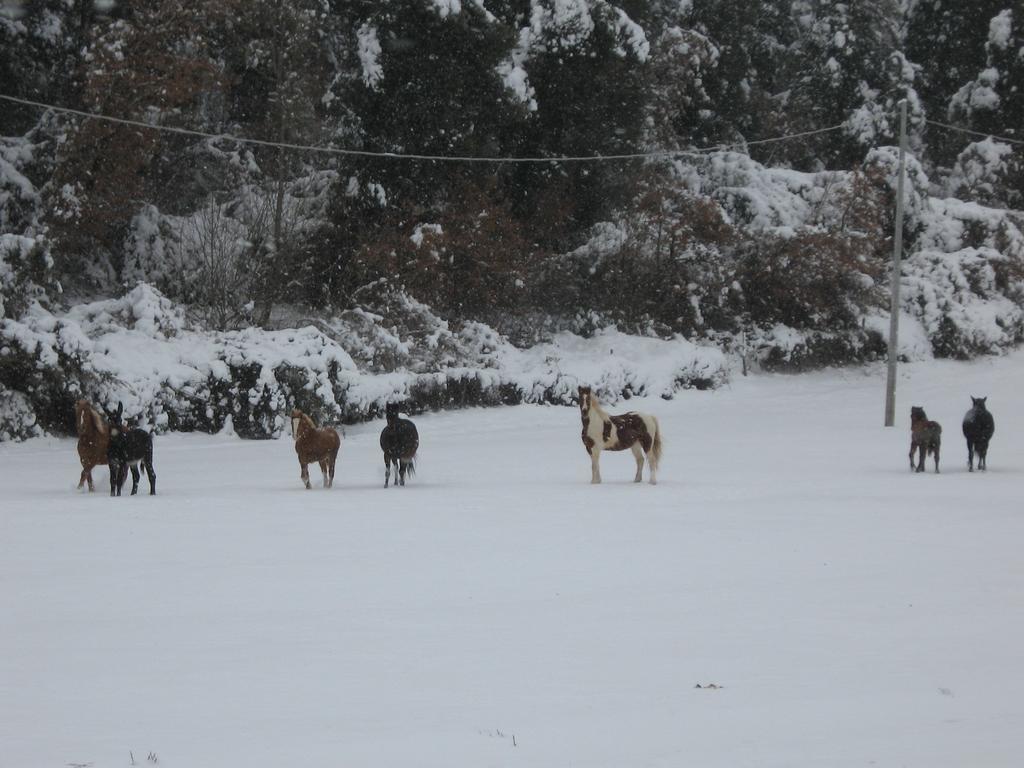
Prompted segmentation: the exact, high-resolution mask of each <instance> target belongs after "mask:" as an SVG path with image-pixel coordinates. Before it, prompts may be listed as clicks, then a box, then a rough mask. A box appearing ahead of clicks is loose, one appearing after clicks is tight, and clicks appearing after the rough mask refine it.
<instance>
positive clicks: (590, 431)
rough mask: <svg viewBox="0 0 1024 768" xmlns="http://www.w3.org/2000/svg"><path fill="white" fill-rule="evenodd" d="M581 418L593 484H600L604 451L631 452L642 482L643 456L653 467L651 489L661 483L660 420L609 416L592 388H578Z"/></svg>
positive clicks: (646, 416)
mask: <svg viewBox="0 0 1024 768" xmlns="http://www.w3.org/2000/svg"><path fill="white" fill-rule="evenodd" d="M579 397H580V416H581V417H582V419H583V445H584V446H585V447H586V449H587V453H589V454H590V467H591V477H590V482H592V483H600V482H601V466H600V463H599V462H600V457H601V451H624V450H626V449H627V448H630V449H632V451H633V457H634V458H635V459H636V477H635V478H633V482H635V483H639V482H641V481H642V480H643V470H644V456H646V457H647V464H648V466H649V467H650V473H651V485H654V484H655V483H657V482H658V462H659V461H660V460H661V429H660V428H659V427H658V420H657V419H656V418H654V417H653V416H651V415H650V414H646V413H636V412H633V411H630V412H629V413H624V414H622V415H621V416H609V415H608V414H607V413H605V411H604V410H603V409H602V408H601V404H600V403H599V402H598V401H597V398H596V397H594V393H593V392H591V390H590V387H580V388H579Z"/></svg>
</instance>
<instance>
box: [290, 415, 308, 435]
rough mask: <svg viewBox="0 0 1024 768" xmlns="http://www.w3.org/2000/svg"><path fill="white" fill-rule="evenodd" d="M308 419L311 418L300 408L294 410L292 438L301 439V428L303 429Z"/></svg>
mask: <svg viewBox="0 0 1024 768" xmlns="http://www.w3.org/2000/svg"><path fill="white" fill-rule="evenodd" d="M308 418H309V417H308V416H307V415H306V414H304V413H303V412H302V411H300V410H299V409H298V408H292V437H293V438H295V439H296V440H298V439H299V428H300V427H301V425H302V422H303V420H305V419H308Z"/></svg>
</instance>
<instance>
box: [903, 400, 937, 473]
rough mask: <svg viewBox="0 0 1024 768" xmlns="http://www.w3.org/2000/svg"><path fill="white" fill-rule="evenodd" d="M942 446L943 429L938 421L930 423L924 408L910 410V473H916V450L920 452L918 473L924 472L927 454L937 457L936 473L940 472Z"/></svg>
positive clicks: (918, 407) (914, 407) (915, 407)
mask: <svg viewBox="0 0 1024 768" xmlns="http://www.w3.org/2000/svg"><path fill="white" fill-rule="evenodd" d="M941 446H942V427H941V426H939V423H938V422H937V421H928V417H927V416H926V415H925V412H924V408H921V407H920V406H917V405H915V406H913V407H912V408H911V409H910V471H911V472H913V471H914V450H915V449H916V450H917V452H918V461H917V471H918V472H924V458H925V455H926V454H927V453H930V454H932V455H933V456H934V457H935V472H936V474H938V472H939V448H940V447H941Z"/></svg>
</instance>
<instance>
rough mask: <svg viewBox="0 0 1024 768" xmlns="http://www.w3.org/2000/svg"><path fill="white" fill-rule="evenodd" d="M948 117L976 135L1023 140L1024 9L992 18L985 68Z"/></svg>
mask: <svg viewBox="0 0 1024 768" xmlns="http://www.w3.org/2000/svg"><path fill="white" fill-rule="evenodd" d="M949 115H950V117H951V118H952V119H953V120H955V121H958V122H960V123H963V124H966V125H967V126H969V127H970V128H973V129H974V130H977V131H984V132H986V133H996V134H1000V135H1004V136H1008V137H1010V138H1014V137H1019V138H1022V139H1024V127H1022V126H1024V9H1020V8H1017V9H1016V10H1015V9H1013V8H1005V9H1003V10H1002V11H1000V12H999V13H997V14H996V15H994V16H993V17H992V18H991V20H990V21H989V31H988V40H987V41H986V42H985V67H984V69H982V70H981V71H980V72H979V73H978V74H977V75H976V77H975V78H974V79H973V80H971V81H970V82H968V83H967V84H966V85H964V86H963V87H962V88H960V89H959V90H958V91H957V92H956V93H955V94H954V95H953V98H952V100H951V101H950V105H949Z"/></svg>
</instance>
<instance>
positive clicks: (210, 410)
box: [0, 284, 728, 438]
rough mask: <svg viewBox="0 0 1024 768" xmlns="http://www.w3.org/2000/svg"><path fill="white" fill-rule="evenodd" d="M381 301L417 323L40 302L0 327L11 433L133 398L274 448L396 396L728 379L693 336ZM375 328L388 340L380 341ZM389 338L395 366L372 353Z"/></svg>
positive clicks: (169, 417) (145, 406)
mask: <svg viewBox="0 0 1024 768" xmlns="http://www.w3.org/2000/svg"><path fill="white" fill-rule="evenodd" d="M377 301H379V302H381V303H380V304H378V305H377V307H376V308H377V309H378V310H382V311H385V312H387V313H388V315H390V316H391V317H392V318H404V319H401V320H398V319H395V320H392V325H390V327H389V326H387V325H386V324H385V323H386V320H385V315H376V316H375V319H373V320H371V321H370V322H367V320H368V319H370V318H371V314H370V313H369V311H367V310H361V311H359V312H352V313H347V314H345V315H343V316H342V317H340V318H337V319H334V320H331V321H329V322H325V323H322V326H323V327H322V329H321V328H318V327H313V326H311V325H310V326H305V327H301V328H295V329H286V330H277V331H269V330H262V329H259V328H252V327H250V328H246V329H242V330H234V331H223V332H218V331H209V330H204V329H202V328H200V327H197V326H196V325H195V324H194V323H193V322H192V321H190V320H189V317H188V314H187V312H186V311H185V309H184V308H183V307H181V306H180V305H177V304H175V303H173V302H172V301H170V300H169V299H168V298H167V297H165V296H163V295H162V294H160V293H159V292H158V291H156V290H155V289H153V288H152V287H150V286H148V285H144V284H143V285H139V286H137V287H136V288H134V289H133V290H131V291H130V292H129V293H128V294H126V295H125V296H123V297H122V298H119V299H111V300H106V301H98V302H93V303H90V304H83V305H79V306H76V307H74V308H73V309H71V310H70V311H69V312H67V313H66V314H64V315H60V316H58V315H54V314H52V313H51V312H49V311H47V310H45V309H43V308H42V307H41V306H39V305H35V306H34V307H33V308H32V309H31V310H30V311H29V312H28V313H27V314H26V315H24V316H23V317H22V318H20V319H19V320H11V319H6V320H3V321H0V387H3V388H4V389H5V391H4V395H5V397H6V395H7V394H10V393H13V394H12V398H10V399H11V403H12V405H11V407H9V408H7V409H5V410H4V411H2V413H0V416H2V418H3V421H2V422H0V432H2V433H3V434H6V435H9V436H11V437H25V436H28V435H30V434H34V433H35V432H36V431H37V429H43V430H46V431H48V432H57V433H70V432H73V416H72V412H73V405H74V401H75V400H76V399H77V398H78V397H86V398H88V399H90V400H91V401H93V402H94V403H95V404H97V405H98V406H100V407H104V408H112V407H114V406H116V404H117V403H118V402H123V403H124V406H125V410H126V412H127V413H128V414H129V415H131V416H132V417H133V418H135V419H136V420H138V421H139V422H140V423H142V424H145V425H147V426H150V427H152V428H155V429H157V430H159V431H163V430H166V429H171V430H182V431H188V430H200V431H205V432H219V431H221V430H223V429H225V428H226V426H227V425H229V424H230V427H231V429H232V430H233V431H234V432H235V433H237V434H238V435H240V436H242V437H253V438H262V437H275V436H278V435H280V434H282V432H283V430H284V429H285V428H286V425H287V414H288V412H289V410H290V409H291V408H292V407H296V406H297V407H299V408H302V409H303V410H304V411H306V412H307V413H309V414H310V415H312V416H313V417H314V418H315V419H316V420H318V421H321V422H335V423H337V422H339V421H345V422H353V421H359V420H362V419H367V418H374V417H376V416H378V415H380V414H381V413H382V412H383V408H384V405H385V404H386V403H387V402H389V401H391V400H396V399H400V400H405V401H407V402H408V404H409V407H410V408H412V409H419V408H447V407H458V406H466V405H497V404H502V403H519V402H557V403H570V402H572V398H573V396H574V393H575V389H576V386H577V385H578V384H580V383H590V384H593V385H594V386H598V387H599V388H600V389H601V390H602V391H603V392H604V393H606V395H607V396H608V397H609V398H610V399H612V400H614V399H616V398H617V397H623V396H626V397H628V396H631V395H633V394H654V395H660V396H663V397H671V396H672V394H673V393H674V392H676V391H677V390H679V389H683V388H687V387H710V386H717V385H718V384H720V383H722V382H723V381H724V380H725V377H726V375H727V370H728V366H727V364H726V359H725V356H724V355H723V354H722V353H721V352H720V351H719V350H717V349H714V348H710V347H698V346H697V345H695V344H693V343H691V342H689V341H687V340H685V339H681V338H676V339H666V340H661V339H638V338H636V337H630V336H625V335H623V334H620V333H618V332H616V331H611V330H609V331H605V332H602V333H599V334H595V336H594V337H592V338H591V339H583V338H581V337H579V336H575V335H573V334H561V335H559V336H558V337H556V338H555V339H553V340H552V341H551V342H550V343H548V344H544V345H539V346H537V347H533V348H531V349H527V350H520V349H517V348H515V347H513V346H512V345H511V344H510V343H509V342H508V340H507V339H505V338H504V337H502V336H501V335H500V334H498V333H497V332H496V331H494V330H493V329H492V328H490V327H488V326H486V325H483V324H481V323H465V324H462V325H460V326H458V327H455V328H451V327H449V326H448V324H447V323H446V322H445V321H443V320H441V319H440V318H437V317H436V316H435V315H433V314H432V313H431V312H430V311H429V310H428V309H427V308H426V307H425V306H424V305H422V304H419V303H418V302H415V301H413V300H411V299H409V298H408V297H405V296H403V295H402V294H401V293H400V292H396V291H394V290H388V289H386V287H385V288H381V289H380V294H379V296H378V298H377ZM389 301H390V302H393V304H394V306H396V307H397V308H398V309H397V311H396V310H393V309H389V308H388V306H387V304H386V302H389ZM368 328H373V329H375V330H374V331H373V332H372V333H370V334H369V335H367V329H368ZM382 339H383V340H385V341H386V344H384V345H382V347H383V348H385V349H390V350H391V355H390V356H389V357H385V356H373V355H372V354H371V353H370V350H371V348H372V347H373V346H374V345H376V344H377V343H378V342H380V341H381V340H382ZM346 347H348V348H350V349H352V350H353V352H354V353H356V357H357V358H358V359H360V361H361V363H362V365H360V364H357V363H356V360H355V359H354V357H353V355H350V354H349V352H348V351H347V350H346ZM364 366H365V367H364ZM27 414H32V415H33V416H34V421H32V420H29V419H28V416H27Z"/></svg>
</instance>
